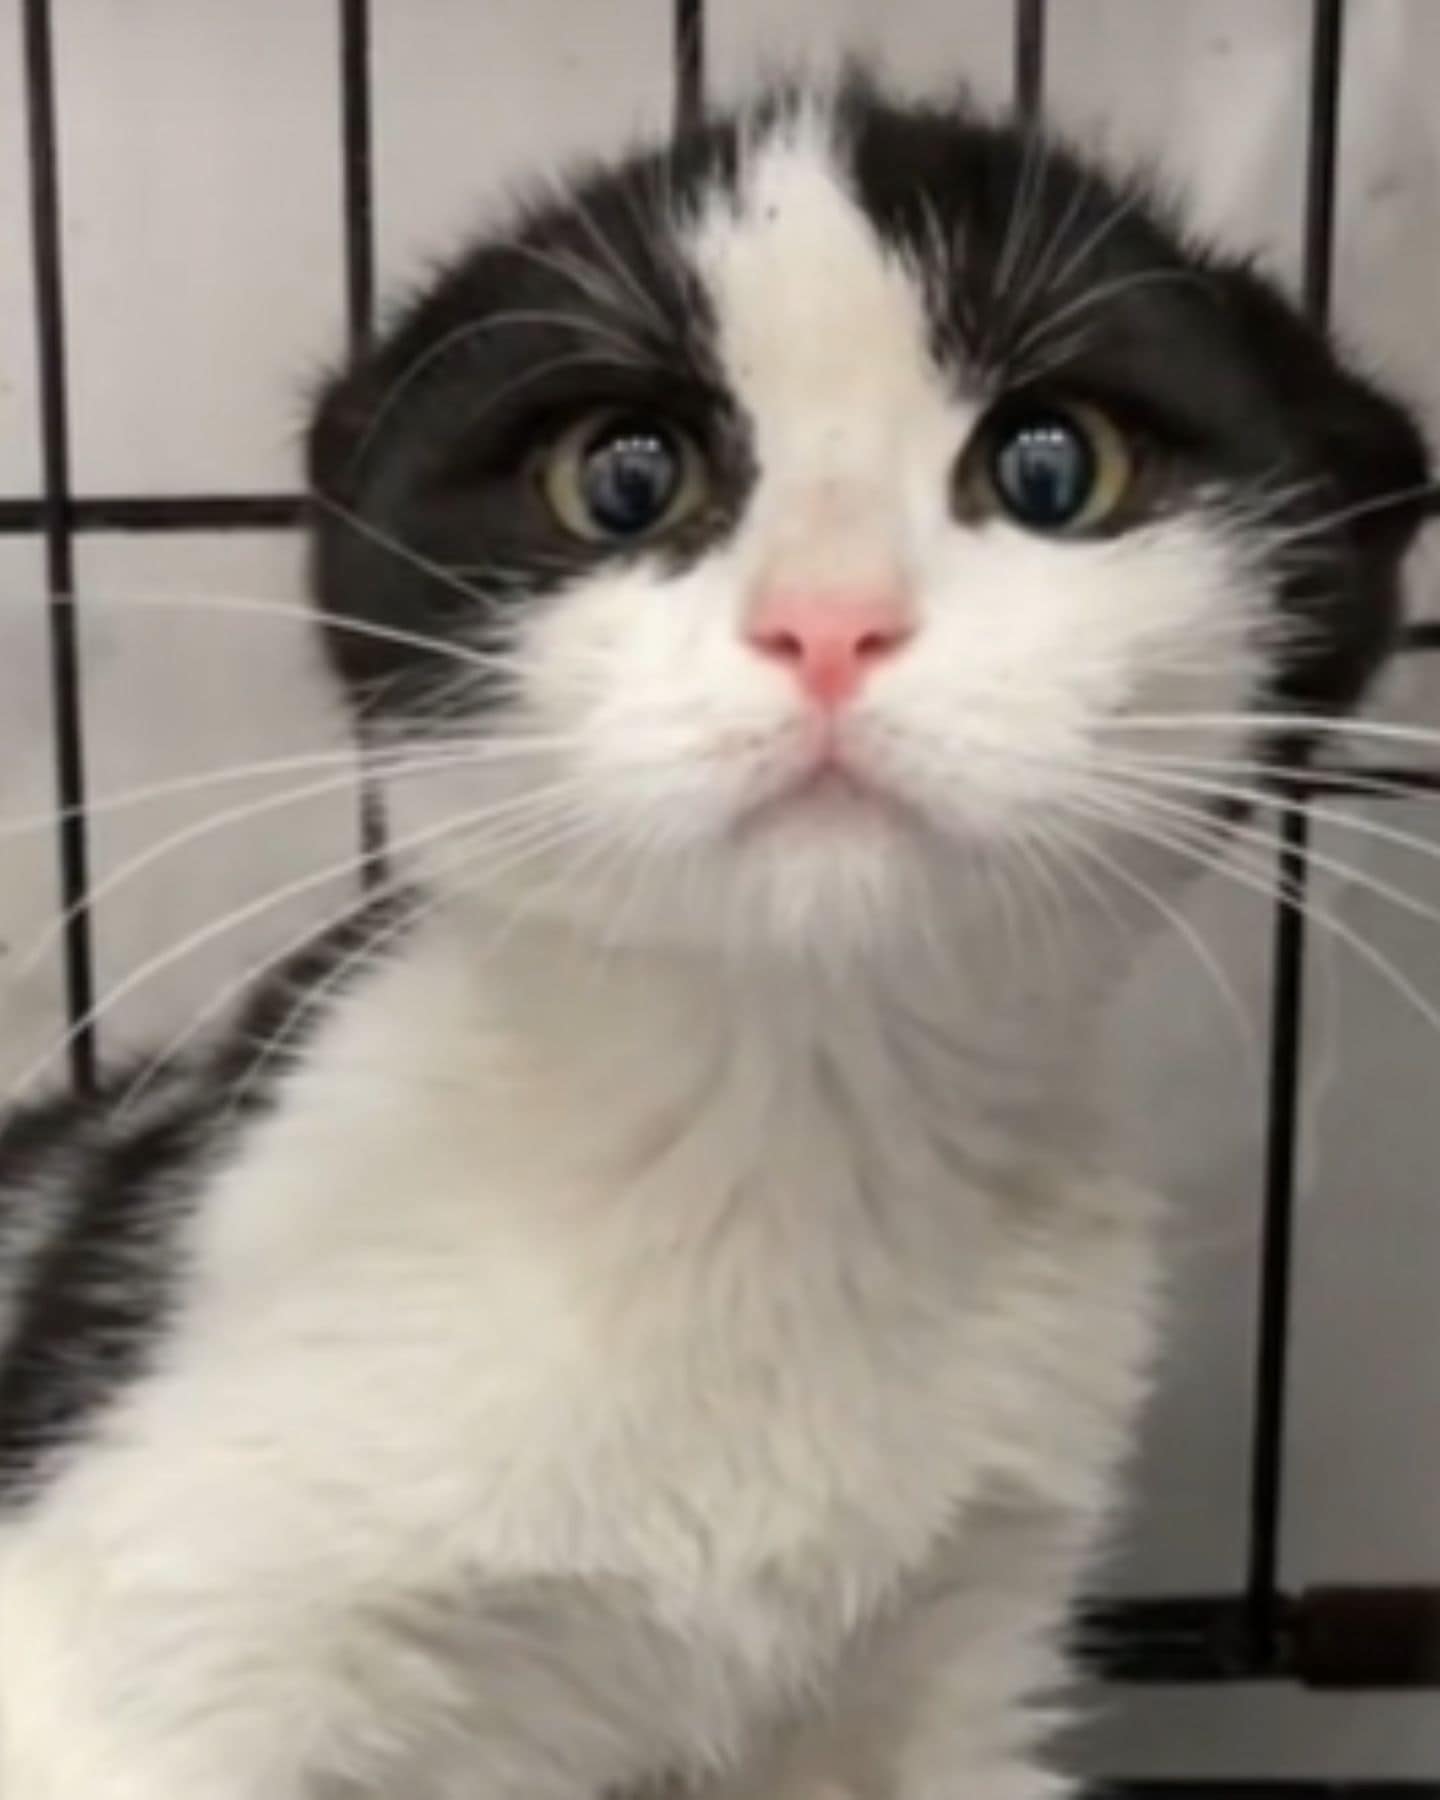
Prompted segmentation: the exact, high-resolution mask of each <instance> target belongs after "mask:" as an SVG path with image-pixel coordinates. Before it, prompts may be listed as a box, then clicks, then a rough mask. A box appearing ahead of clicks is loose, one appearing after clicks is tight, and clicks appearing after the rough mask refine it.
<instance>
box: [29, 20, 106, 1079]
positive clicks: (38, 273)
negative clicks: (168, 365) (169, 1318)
mask: <svg viewBox="0 0 1440 1800" xmlns="http://www.w3.org/2000/svg"><path fill="white" fill-rule="evenodd" d="M21 31H22V39H23V54H24V67H25V109H26V128H27V153H28V158H29V172H30V235H31V247H32V254H33V257H34V270H35V292H34V299H35V342H36V365H37V374H38V386H39V394H38V398H39V412H40V443H41V456H42V464H43V482H44V490H45V491H44V495H43V498H42V499H41V500H40V502H39V503H38V513H39V523H40V526H41V529H42V531H43V533H44V539H45V572H46V584H47V587H48V589H49V596H50V597H49V628H50V678H51V701H52V709H53V718H54V726H53V731H54V757H55V787H56V795H57V798H58V799H59V802H60V822H59V831H58V851H59V858H60V898H61V904H62V905H63V907H64V909H65V927H64V955H65V1000H66V1007H67V1011H68V1014H69V1019H70V1027H71V1035H70V1040H69V1052H70V1072H71V1075H72V1077H73V1079H74V1081H75V1084H76V1086H77V1087H79V1088H82V1089H85V1088H89V1087H91V1086H93V1084H94V1080H95V1034H94V1031H93V1029H92V1028H91V1025H90V1012H91V1009H92V1007H93V1005H94V999H95V964H94V943H93V935H92V930H91V920H90V910H89V906H88V904H87V902H88V900H89V897H90V834H89V823H88V821H87V819H86V815H85V728H84V715H83V711H82V703H81V674H80V632H79V620H78V618H77V617H76V612H75V557H74V543H73V539H72V536H71V506H70V407H69V395H68V391H67V381H66V355H65V265H64V248H63V243H62V238H63V228H62V221H61V214H60V146H59V140H58V133H57V130H56V119H55V45H54V37H53V33H52V30H51V18H50V6H49V0H25V3H24V9H23V11H22V13H21Z"/></svg>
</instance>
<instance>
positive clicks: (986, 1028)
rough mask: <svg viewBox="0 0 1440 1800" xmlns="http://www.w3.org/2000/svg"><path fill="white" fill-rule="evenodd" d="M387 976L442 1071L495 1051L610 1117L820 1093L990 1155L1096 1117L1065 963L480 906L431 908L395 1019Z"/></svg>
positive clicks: (411, 1050)
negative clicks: (749, 939) (851, 951)
mask: <svg viewBox="0 0 1440 1800" xmlns="http://www.w3.org/2000/svg"><path fill="white" fill-rule="evenodd" d="M387 990H388V991H390V992H391V993H393V994H394V996H395V997H396V1001H397V1004H402V1002H401V1001H400V996H402V995H403V996H404V998H403V1007H404V1012H405V1016H406V1020H407V1024H406V1027H405V1029H404V1031H403V1032H401V1033H400V1034H399V1040H398V1041H399V1043H400V1044H402V1045H403V1052H404V1054H407V1055H410V1056H412V1057H413V1058H415V1059H416V1061H417V1063H424V1064H426V1065H429V1066H430V1068H431V1073H432V1075H433V1076H434V1077H435V1078H436V1079H439V1078H440V1077H441V1075H442V1074H443V1076H444V1077H445V1079H447V1081H449V1082H450V1083H452V1084H453V1083H454V1082H455V1081H456V1080H457V1079H458V1080H460V1081H462V1082H463V1081H464V1080H465V1079H466V1078H467V1077H466V1074H465V1071H466V1070H467V1068H469V1067H471V1066H472V1065H473V1067H474V1069H475V1075H476V1079H480V1078H482V1073H483V1070H484V1068H485V1067H486V1066H492V1067H493V1066H494V1063H495V1060H496V1059H497V1058H499V1059H500V1061H501V1062H503V1064H504V1065H505V1067H506V1068H507V1069H508V1070H510V1071H511V1072H512V1073H513V1072H515V1071H518V1072H519V1074H520V1081H521V1085H522V1086H527V1087H528V1086H530V1085H531V1083H530V1081H528V1080H527V1079H526V1077H527V1074H528V1075H529V1076H532V1077H533V1089H534V1091H536V1092H545V1093H547V1094H548V1095H549V1103H550V1104H551V1105H553V1106H555V1107H557V1108H564V1107H572V1108H579V1109H580V1110H582V1111H584V1112H586V1113H588V1114H590V1115H591V1116H592V1118H595V1119H597V1120H601V1121H603V1120H604V1119H606V1118H607V1117H608V1118H614V1119H615V1120H616V1121H617V1122H619V1121H624V1120H625V1119H626V1118H631V1119H632V1120H633V1119H635V1118H637V1117H639V1116H640V1115H644V1116H647V1117H650V1118H653V1119H655V1120H661V1119H664V1118H665V1117H666V1116H669V1115H671V1114H675V1113H677V1112H684V1111H686V1110H689V1109H693V1108H695V1107H697V1106H702V1105H704V1104H705V1103H706V1100H707V1096H715V1097H717V1099H718V1097H720V1096H722V1095H723V1096H728V1097H729V1100H730V1102H731V1103H733V1104H736V1105H737V1106H738V1108H739V1114H740V1115H743V1116H745V1117H751V1118H757V1119H758V1118H760V1117H763V1116H764V1114H765V1112H766V1110H767V1108H775V1107H783V1106H784V1105H785V1104H786V1099H787V1096H800V1095H802V1094H813V1093H814V1092H816V1091H817V1089H823V1090H825V1091H826V1092H827V1093H828V1094H829V1095H830V1097H831V1103H832V1105H833V1108H834V1109H835V1110H836V1111H837V1112H838V1113H843V1114H845V1115H846V1116H847V1118H848V1119H849V1121H850V1125H851V1127H852V1128H853V1129H854V1130H856V1131H858V1132H870V1133H873V1134H876V1135H895V1134H903V1133H904V1132H906V1131H924V1130H927V1129H930V1128H932V1127H933V1129H934V1130H935V1131H936V1132H940V1133H943V1134H945V1135H947V1136H956V1137H958V1138H961V1139H965V1140H967V1141H968V1142H969V1143H970V1144H971V1145H972V1146H973V1148H974V1151H975V1153H976V1155H977V1156H978V1157H979V1158H980V1159H981V1160H982V1161H984V1162H985V1163H986V1164H994V1163H997V1162H998V1163H1004V1162H1006V1161H1008V1160H1010V1159H1011V1158H1015V1159H1020V1160H1031V1159H1033V1158H1034V1157H1035V1156H1036V1155H1040V1156H1045V1155H1047V1154H1056V1155H1066V1154H1070V1153H1072V1152H1073V1151H1074V1150H1075V1149H1077V1148H1079V1147H1080V1146H1081V1145H1082V1144H1084V1143H1086V1142H1088V1141H1089V1140H1090V1139H1091V1137H1092V1136H1093V1132H1094V1130H1095V1121H1094V1112H1093V1107H1092V1088H1093V1070H1094V1057H1093V1054H1092V1045H1093V1039H1094V1025H1095V1016H1096V1011H1097V1008H1096V1006H1095V1004H1094V995H1093V993H1091V992H1089V991H1087V986H1086V982H1085V981H1083V980H1082V979H1081V978H1080V976H1079V975H1076V976H1075V978H1074V979H1073V980H1070V979H1067V978H1066V975H1065V972H1064V971H1059V970H1049V971H1045V972H1043V973H1041V972H1038V971H1036V970H1034V969H1032V970H1030V971H1028V972H1027V971H1024V970H1019V969H1016V968H1015V967H1013V966H1008V967H1007V965H1006V963H1005V962H1004V960H1003V959H999V960H997V959H993V958H980V959H977V960H976V961H974V962H969V961H967V960H966V959H965V958H964V957H962V956H960V955H958V954H956V955H953V956H952V955H948V954H944V953H942V952H940V951H936V952H934V953H931V954H926V955H917V956H916V957H915V958H914V959H913V960H912V959H908V958H904V957H898V956H897V957H895V958H893V959H885V958H881V957H877V958H876V959H874V960H872V961H860V960H856V961H853V962H850V963H848V964H836V965H825V964H822V963H819V962H807V961H805V960H803V959H799V958H793V957H786V958H781V957H774V956H772V957H769V958H760V957H756V958H754V959H749V958H745V957H743V956H740V955H737V954H731V955H729V956H721V955H719V954H716V953H714V952H708V951H704V952H702V951H694V950H683V949H669V950H661V949H655V948H646V949H636V948H633V947H624V948H622V947H617V946H615V945H607V944H601V943H597V942H596V941H594V940H593V939H591V938H587V937H586V936H584V935H583V934H581V933H579V932H577V931H575V930H574V929H572V928H571V927H569V926H567V925H566V924H564V923H556V922H553V921H547V920H533V919H523V920H517V919H516V918H515V917H514V916H513V915H506V914H500V913H491V912H488V911H487V910H486V909H485V908H484V907H483V906H467V907H466V908H465V909H463V910H462V909H459V908H455V907H451V908H449V909H445V910H439V911H437V912H435V913H433V914H432V915H431V916H430V917H429V919H428V920H427V922H426V923H425V925H424V926H423V927H421V928H420V929H419V930H418V931H417V932H416V934H415V936H414V937H413V938H412V940H411V941H410V943H409V944H408V946H407V948H406V950H405V951H404V953H403V954H402V956H401V957H400V959H399V960H398V962H397V963H396V964H395V965H394V966H393V967H392V968H391V969H390V970H389V971H388V972H387V974H386V975H385V976H384V977H382V978H381V981H380V989H379V992H378V994H377V995H376V996H375V997H374V1000H372V1001H369V1002H366V1005H367V1010H368V1009H372V1008H373V1010H374V1012H375V1015H376V1017H377V1018H378V1019H379V1020H380V1021H382V1022H383V1020H384V1017H385V1010H386V1004H387V1003H386V998H385V996H386V991H387ZM375 1001H378V1005H375ZM382 1029H383V1023H382ZM737 1093H738V1098H737ZM737 1128H739V1127H737Z"/></svg>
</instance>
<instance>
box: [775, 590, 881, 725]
mask: <svg viewBox="0 0 1440 1800" xmlns="http://www.w3.org/2000/svg"><path fill="white" fill-rule="evenodd" d="M914 631H915V627H914V623H913V621H912V619H911V616H910V610H909V607H908V606H907V605H906V602H905V599H904V596H903V595H901V594H899V593H896V592H892V591H890V590H888V589H877V590H874V591H871V590H869V589H867V590H865V591H863V592H852V591H848V590H830V591H819V592H817V591H815V590H812V589H794V588H775V589H771V590H770V591H769V592H768V593H765V594H763V595H761V597H760V599H759V601H758V603H757V604H756V607H755V610H754V612H753V613H752V614H751V616H750V620H749V624H748V626H747V628H746V633H745V635H746V637H747V639H748V640H749V642H750V643H751V644H752V645H753V646H754V647H755V649H756V650H758V651H759V652H760V653H761V654H762V655H763V656H768V657H772V658H773V659H774V660H775V661H776V662H782V663H785V664H787V665H788V666H789V667H790V668H791V669H793V671H794V673H795V679H796V680H797V681H798V682H799V684H800V686H801V687H802V688H803V689H804V691H805V692H806V693H807V694H808V695H809V696H810V697H811V699H812V700H815V701H818V702H819V704H820V705H821V706H824V707H840V706H844V705H845V703H846V702H847V701H849V700H851V699H853V698H854V696H855V695H856V694H857V693H858V692H859V690H860V686H861V684H862V683H863V681H864V680H865V677H866V676H867V675H868V674H869V672H870V670H871V669H872V668H873V667H874V666H875V664H876V663H879V662H883V661H884V660H885V658H886V657H888V656H891V655H893V654H894V652H895V651H897V650H898V649H900V647H901V646H902V645H903V644H905V643H906V642H907V641H908V640H909V639H910V638H911V637H912V636H913V635H914Z"/></svg>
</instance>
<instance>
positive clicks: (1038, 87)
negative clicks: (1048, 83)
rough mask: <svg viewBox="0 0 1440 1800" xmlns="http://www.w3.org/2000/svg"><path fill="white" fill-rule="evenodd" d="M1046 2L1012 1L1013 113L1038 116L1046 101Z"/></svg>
mask: <svg viewBox="0 0 1440 1800" xmlns="http://www.w3.org/2000/svg"><path fill="white" fill-rule="evenodd" d="M1045 25H1046V18H1045V0H1015V110H1016V111H1017V112H1018V113H1019V114H1020V115H1021V117H1022V118H1026V119H1034V118H1037V117H1038V116H1039V113H1040V108H1041V106H1042V105H1043V104H1044V100H1045Z"/></svg>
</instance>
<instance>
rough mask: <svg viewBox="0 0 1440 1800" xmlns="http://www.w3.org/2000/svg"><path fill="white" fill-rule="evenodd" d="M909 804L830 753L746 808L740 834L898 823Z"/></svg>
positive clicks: (907, 812) (905, 816) (904, 817)
mask: <svg viewBox="0 0 1440 1800" xmlns="http://www.w3.org/2000/svg"><path fill="white" fill-rule="evenodd" d="M910 818H911V811H910V808H909V807H908V806H907V805H906V804H905V802H904V801H903V800H901V799H900V797H899V796H898V795H896V794H895V793H894V792H893V791H892V790H890V789H889V788H887V787H884V786H882V785H881V784H880V783H879V782H878V781H876V780H875V779H874V778H873V777H872V776H870V775H868V774H866V773H864V772H863V771H861V770H858V769H856V768H855V767H854V765H853V764H852V763H851V762H849V761H847V760H842V759H841V758H839V757H837V756H835V755H834V754H829V755H823V756H819V757H817V758H816V759H815V760H814V761H813V762H812V763H810V764H809V765H808V766H807V767H806V768H804V769H802V770H801V771H800V772H799V773H798V774H795V775H792V776H791V777H790V778H789V779H788V780H786V781H785V782H784V783H783V784H782V785H781V786H779V787H777V788H774V789H772V790H771V791H770V792H769V793H767V794H765V795H764V796H763V798H761V799H759V800H758V801H756V802H755V803H754V804H753V805H751V806H749V807H747V808H746V810H745V811H744V813H743V814H742V815H741V817H740V820H739V822H738V823H739V833H740V835H741V836H743V837H750V836H752V835H754V834H755V833H757V832H762V831H765V830H769V829H773V828H775V827H777V826H782V825H786V824H801V823H818V824H822V825H828V826H834V827H836V828H842V829H843V828H845V827H847V826H849V827H863V826H864V825H866V824H869V823H873V822H875V821H882V822H890V823H903V822H906V821H907V820H909V819H910Z"/></svg>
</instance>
